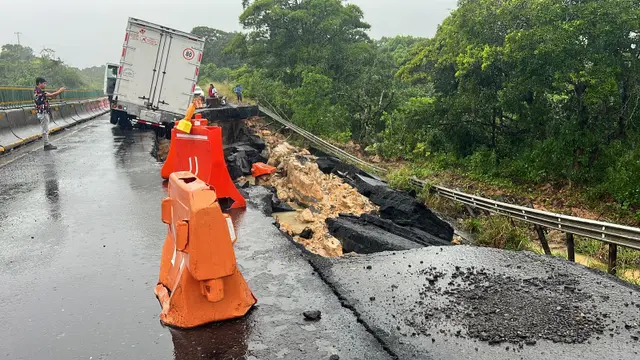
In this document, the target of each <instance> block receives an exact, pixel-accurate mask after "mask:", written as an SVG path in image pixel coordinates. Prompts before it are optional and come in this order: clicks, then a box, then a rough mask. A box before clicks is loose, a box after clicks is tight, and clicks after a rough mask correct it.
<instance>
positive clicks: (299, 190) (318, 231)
mask: <svg viewBox="0 0 640 360" xmlns="http://www.w3.org/2000/svg"><path fill="white" fill-rule="evenodd" d="M267 142H268V143H270V142H269V141H267ZM268 163H269V165H271V166H275V167H277V168H278V173H276V174H273V175H270V176H264V177H262V178H260V179H259V184H260V185H266V186H272V187H275V188H276V189H277V196H278V198H279V199H280V200H282V201H284V202H292V203H295V204H297V205H299V206H302V207H304V208H306V209H304V210H300V211H299V213H298V216H297V217H296V220H297V221H299V222H302V223H304V224H307V227H308V228H309V229H310V230H311V231H312V232H313V236H312V237H311V239H305V238H302V237H300V236H299V234H297V233H295V232H294V231H293V226H292V224H287V222H286V221H285V220H280V219H279V222H280V225H281V229H282V230H283V231H286V232H288V233H289V234H290V235H292V236H293V237H294V239H295V240H296V241H298V242H299V243H301V244H303V245H304V246H305V247H306V248H307V249H308V250H310V251H312V252H314V253H316V254H318V255H323V256H340V255H342V246H341V244H340V242H339V241H338V240H337V239H336V238H334V237H333V236H331V235H330V234H329V233H328V228H327V225H326V223H325V221H326V219H327V218H335V217H337V216H338V215H339V214H340V213H349V214H355V215H360V214H363V213H366V212H371V211H376V210H377V207H376V206H375V205H373V204H372V203H371V202H370V201H369V200H368V199H367V198H366V197H364V196H362V195H361V194H359V193H358V191H357V190H356V189H354V188H353V187H351V186H350V185H348V184H345V183H344V182H343V181H342V179H340V178H339V177H337V176H335V175H327V174H324V173H323V172H322V171H320V169H319V167H318V164H317V163H316V162H315V157H313V156H311V155H310V153H309V152H308V151H307V150H301V149H297V148H296V147H294V146H291V145H290V144H288V143H287V142H281V143H279V144H277V145H275V146H274V147H273V148H272V149H270V151H269V162H268Z"/></svg>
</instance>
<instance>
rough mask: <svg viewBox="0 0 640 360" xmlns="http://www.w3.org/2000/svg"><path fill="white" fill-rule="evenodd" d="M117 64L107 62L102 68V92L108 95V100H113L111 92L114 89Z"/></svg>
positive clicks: (116, 77)
mask: <svg viewBox="0 0 640 360" xmlns="http://www.w3.org/2000/svg"><path fill="white" fill-rule="evenodd" d="M118 67H119V65H118V64H113V63H107V64H106V65H105V69H104V94H105V95H106V96H107V97H109V102H111V101H112V100H113V93H114V92H115V90H116V81H117V80H118Z"/></svg>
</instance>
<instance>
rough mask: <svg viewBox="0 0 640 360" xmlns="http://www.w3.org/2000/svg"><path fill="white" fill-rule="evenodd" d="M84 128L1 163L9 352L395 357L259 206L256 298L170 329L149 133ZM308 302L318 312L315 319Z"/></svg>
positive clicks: (251, 240) (2, 338)
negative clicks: (228, 312)
mask: <svg viewBox="0 0 640 360" xmlns="http://www.w3.org/2000/svg"><path fill="white" fill-rule="evenodd" d="M76 130H77V132H76V133H75V134H73V135H72V136H69V137H66V138H62V139H61V138H60V137H59V136H54V137H52V139H53V141H54V143H55V144H56V145H57V146H58V147H59V148H60V149H59V150H58V151H55V152H46V153H45V152H42V151H41V150H40V147H39V146H40V144H34V145H32V146H30V147H29V148H27V149H21V150H20V151H18V152H17V153H16V154H12V155H9V157H3V158H0V164H6V165H5V166H3V167H0V189H1V191H0V208H1V211H0V241H1V242H2V248H1V249H0V283H1V284H2V285H3V286H2V288H1V289H0V304H2V305H3V309H4V313H3V315H2V321H1V322H0V358H6V359H12V360H14V359H181V360H183V359H184V360H188V359H189V360H190V359H201V358H204V359H239V358H246V359H280V358H281V359H314V360H315V359H329V358H330V357H331V356H332V355H337V356H339V357H340V358H341V359H365V358H366V359H389V358H390V356H389V355H388V354H387V353H386V352H385V351H384V350H383V349H382V346H381V345H380V344H379V343H378V342H377V341H376V339H375V338H374V337H373V336H372V335H371V334H370V333H368V332H367V331H366V330H365V328H364V327H363V326H362V325H361V324H359V323H358V322H357V319H356V317H355V316H354V315H353V313H352V312H350V311H349V310H347V309H345V308H344V307H342V306H341V305H340V302H339V300H338V298H337V297H336V296H335V294H334V293H333V292H332V291H331V289H330V288H329V287H328V286H327V285H326V284H324V283H323V282H322V280H321V279H320V278H319V277H318V276H317V275H315V274H314V272H313V269H312V268H311V266H310V265H309V263H308V262H307V261H306V260H305V259H304V258H303V257H302V256H301V253H300V251H299V250H298V249H297V248H296V247H295V246H294V245H293V244H291V243H290V242H289V241H288V240H287V239H286V238H285V237H284V236H283V235H281V234H280V233H279V231H278V230H277V229H276V228H275V227H274V226H273V225H272V222H273V219H271V218H268V217H266V216H264V215H262V214H261V213H260V212H258V211H257V210H254V209H253V208H249V209H247V211H246V212H239V213H235V214H233V216H234V218H235V226H236V227H237V233H238V242H237V244H236V255H237V258H238V263H239V265H240V267H241V270H242V272H243V275H244V276H245V278H246V279H247V281H248V283H249V285H250V287H251V289H252V290H253V292H254V294H255V295H256V297H257V298H258V306H257V307H256V308H255V309H254V310H253V311H251V312H250V313H249V315H248V316H247V317H245V318H243V319H239V320H235V321H231V322H225V323H221V324H218V325H212V326H208V327H204V328H200V329H197V330H191V331H181V330H173V329H169V328H165V327H163V326H162V325H161V324H160V322H159V317H158V314H159V312H160V306H159V304H158V302H157V300H156V299H155V297H154V295H153V287H154V286H155V285H156V283H157V279H158V272H159V263H160V253H161V248H162V244H163V242H164V238H165V236H166V231H167V229H166V225H163V224H162V222H161V220H160V202H161V200H162V199H163V198H164V197H165V196H166V192H165V189H164V188H163V185H162V181H161V179H160V175H159V171H160V164H159V163H157V162H156V161H155V159H154V158H152V157H151V156H150V155H149V153H150V152H151V151H152V149H153V144H154V136H153V133H151V132H141V131H133V132H126V133H121V132H119V130H117V128H113V127H112V126H111V125H110V124H109V122H108V120H107V119H106V118H101V119H98V120H94V121H91V122H89V123H87V124H86V125H83V127H82V128H81V129H76ZM74 131H75V130H74ZM30 150H33V152H29V151H30ZM11 157H13V158H11ZM14 160H15V161H14ZM7 163H8V164H7ZM308 310H320V311H321V312H322V318H321V319H320V320H319V321H316V322H309V321H306V320H305V318H304V316H303V312H305V311H308Z"/></svg>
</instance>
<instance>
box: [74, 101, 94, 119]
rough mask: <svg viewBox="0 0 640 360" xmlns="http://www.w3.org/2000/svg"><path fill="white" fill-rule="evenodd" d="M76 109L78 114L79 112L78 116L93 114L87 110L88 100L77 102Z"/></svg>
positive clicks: (84, 116)
mask: <svg viewBox="0 0 640 360" xmlns="http://www.w3.org/2000/svg"><path fill="white" fill-rule="evenodd" d="M75 109H76V114H78V116H80V118H87V117H89V116H91V115H92V114H90V113H89V111H88V110H87V103H86V102H81V103H78V104H76V107H75Z"/></svg>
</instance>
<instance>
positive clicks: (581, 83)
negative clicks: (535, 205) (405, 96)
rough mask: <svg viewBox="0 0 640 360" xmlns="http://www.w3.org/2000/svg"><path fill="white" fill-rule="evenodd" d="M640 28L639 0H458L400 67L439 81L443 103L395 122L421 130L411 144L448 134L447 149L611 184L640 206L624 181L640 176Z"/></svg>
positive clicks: (552, 175) (505, 168)
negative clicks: (637, 153)
mask: <svg viewBox="0 0 640 360" xmlns="http://www.w3.org/2000/svg"><path fill="white" fill-rule="evenodd" d="M639 34H640V10H639V5H638V2H637V1H633V0H620V1H614V0H605V1H602V0H600V1H595V0H581V1H562V2H558V1H552V0H541V1H524V0H517V1H515V0H514V1H493V0H463V1H460V3H459V8H458V9H457V10H455V11H454V12H453V13H452V14H451V16H449V18H447V19H446V20H445V21H444V23H443V24H442V25H441V26H440V28H439V30H438V32H437V34H436V36H435V37H434V38H433V39H429V41H427V42H426V43H425V44H422V45H421V46H420V47H419V48H420V49H419V51H417V53H416V54H415V55H414V56H413V58H412V59H411V60H410V61H409V62H408V63H407V64H406V65H405V66H404V67H403V68H402V69H401V70H400V71H399V73H398V75H399V76H400V77H401V78H402V79H403V80H405V81H408V82H410V83H413V84H422V83H431V84H433V87H434V89H435V94H434V98H435V99H436V103H437V105H436V106H435V107H434V108H432V109H429V110H426V111H425V113H424V115H423V118H422V121H418V122H416V121H415V120H416V119H415V118H412V117H406V118H405V122H404V123H402V120H401V119H398V121H399V122H401V123H402V126H403V128H402V129H396V131H407V132H415V133H417V132H420V131H421V132H422V134H423V138H420V139H414V140H413V143H409V144H407V145H409V146H416V145H418V144H422V143H425V142H426V144H427V145H430V146H431V145H433V146H434V147H436V148H438V149H441V147H442V141H440V140H439V139H440V137H439V136H437V134H441V133H446V134H448V137H449V138H448V139H447V141H446V143H447V144H448V145H449V146H448V147H445V148H444V149H443V150H444V151H451V152H453V153H454V154H455V155H456V156H459V157H467V156H472V155H473V156H475V157H474V159H476V160H477V158H478V157H482V156H480V155H479V154H490V155H483V156H484V158H486V159H492V161H479V162H476V163H480V164H482V166H483V167H484V170H485V171H494V170H496V169H497V170H498V171H499V172H500V173H502V174H504V175H507V176H510V177H512V178H516V179H524V180H533V181H543V180H562V179H569V180H573V181H576V182H580V183H585V184H601V187H604V188H605V190H606V191H607V192H609V193H614V194H616V193H617V194H622V195H621V196H620V195H618V198H619V199H621V200H623V201H631V202H633V203H635V204H640V197H638V196H637V195H632V194H631V193H632V192H631V191H628V190H625V191H620V189H621V188H625V189H629V190H630V189H633V188H635V189H637V188H638V187H639V185H640V181H639V180H638V179H640V173H637V171H638V167H637V166H635V167H634V166H632V165H633V164H634V161H635V160H632V159H636V160H637V157H635V156H629V154H630V153H632V152H633V151H634V150H633V149H637V146H638V145H639V144H640V143H639V141H640V131H639V130H640V129H639V128H640V111H638V106H639V105H640V68H639V64H640V37H639ZM434 139H438V140H434ZM621 162H624V165H623V164H622V163H621ZM615 168H618V169H622V168H624V169H627V170H625V171H612V170H611V169H615ZM633 169H635V170H633ZM629 172H631V173H629ZM616 174H619V176H618V175H616ZM634 177H635V179H633V178H634ZM607 178H609V180H607ZM625 179H628V180H625ZM603 181H604V183H603ZM623 193H624V194H628V195H624V194H623Z"/></svg>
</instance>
